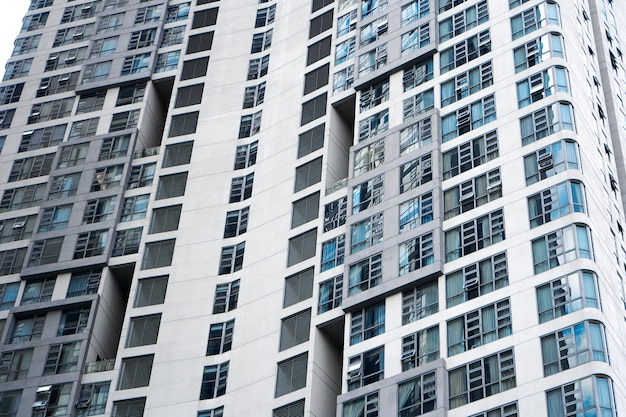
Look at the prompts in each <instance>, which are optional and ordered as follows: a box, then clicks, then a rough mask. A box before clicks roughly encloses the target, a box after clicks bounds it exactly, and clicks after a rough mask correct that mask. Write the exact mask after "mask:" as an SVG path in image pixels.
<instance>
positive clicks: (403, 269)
mask: <svg viewBox="0 0 626 417" xmlns="http://www.w3.org/2000/svg"><path fill="white" fill-rule="evenodd" d="M399 251H400V254H399V260H400V262H399V265H398V269H399V272H398V273H399V274H400V275H406V274H408V273H410V272H413V271H416V270H418V269H420V268H424V267H426V266H428V265H431V264H432V263H433V262H435V248H434V241H433V234H432V232H429V233H426V234H423V235H421V236H418V237H416V238H414V239H411V240H409V241H406V242H404V243H401V244H400V246H399Z"/></svg>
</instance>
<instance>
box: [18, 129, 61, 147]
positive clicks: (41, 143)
mask: <svg viewBox="0 0 626 417" xmlns="http://www.w3.org/2000/svg"><path fill="white" fill-rule="evenodd" d="M66 128H67V125H66V124H63V125H57V126H49V127H44V128H40V129H35V130H28V131H26V132H24V133H22V139H21V141H20V145H19V148H18V150H17V151H18V152H27V151H32V150H35V149H42V148H47V147H49V146H54V145H58V144H59V143H61V142H62V141H63V137H64V136H65V130H66Z"/></svg>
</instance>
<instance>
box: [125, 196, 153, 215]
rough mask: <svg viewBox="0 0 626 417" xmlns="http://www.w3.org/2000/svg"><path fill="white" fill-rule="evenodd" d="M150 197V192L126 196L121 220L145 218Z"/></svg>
mask: <svg viewBox="0 0 626 417" xmlns="http://www.w3.org/2000/svg"><path fill="white" fill-rule="evenodd" d="M149 199H150V196H149V195H148V194H145V195H138V196H134V197H127V198H125V199H124V202H123V204H122V217H121V218H120V222H129V221H133V220H139V219H145V218H146V213H147V211H148V200H149Z"/></svg>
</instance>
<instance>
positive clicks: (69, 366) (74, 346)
mask: <svg viewBox="0 0 626 417" xmlns="http://www.w3.org/2000/svg"><path fill="white" fill-rule="evenodd" d="M81 344H82V343H81V342H72V343H63V344H59V345H50V349H49V350H48V357H47V358H46V366H45V367H44V370H43V375H44V376H46V375H55V374H64V373H67V372H74V371H75V370H76V368H77V366H78V358H79V355H80V348H81Z"/></svg>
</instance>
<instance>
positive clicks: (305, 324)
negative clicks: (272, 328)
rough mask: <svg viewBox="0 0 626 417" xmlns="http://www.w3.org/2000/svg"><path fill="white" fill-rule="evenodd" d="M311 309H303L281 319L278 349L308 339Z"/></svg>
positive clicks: (289, 346)
mask: <svg viewBox="0 0 626 417" xmlns="http://www.w3.org/2000/svg"><path fill="white" fill-rule="evenodd" d="M310 331H311V310H310V309H309V310H304V311H301V312H299V313H296V314H294V315H292V316H289V317H286V318H284V319H282V320H281V330H280V347H279V351H281V352H282V351H283V350H285V349H289V348H291V347H293V346H296V345H299V344H301V343H304V342H306V341H308V340H309V332H310Z"/></svg>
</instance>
